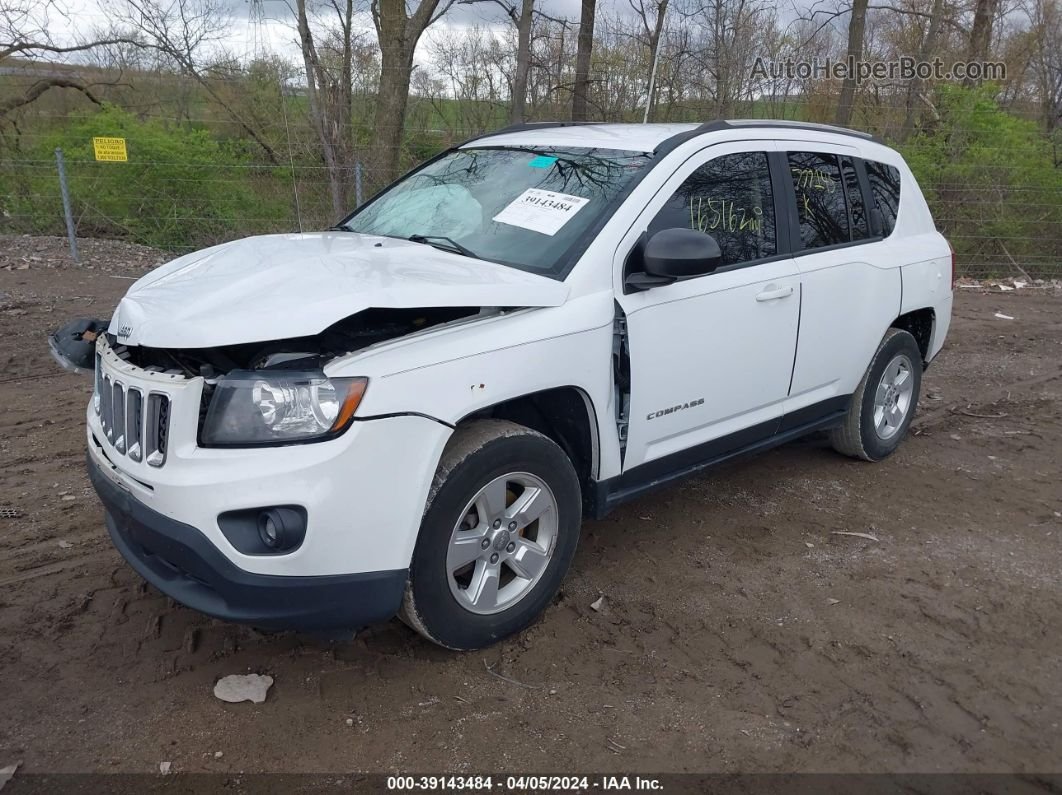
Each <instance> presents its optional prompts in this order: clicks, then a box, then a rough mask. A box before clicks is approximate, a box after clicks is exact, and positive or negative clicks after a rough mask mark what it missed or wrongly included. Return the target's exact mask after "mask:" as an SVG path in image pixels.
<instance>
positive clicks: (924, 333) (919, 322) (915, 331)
mask: <svg viewBox="0 0 1062 795" xmlns="http://www.w3.org/2000/svg"><path fill="white" fill-rule="evenodd" d="M936 322H937V313H936V310H934V309H933V307H923V308H921V309H913V310H911V311H910V312H905V313H903V314H902V315H900V316H899V317H897V318H896V319H895V320H893V321H892V322H891V323H890V324H889V328H897V329H900V330H902V331H906V332H908V333H909V334H910V335H911V336H912V337H914V338H915V342H917V343H918V350H919V351H921V353H922V365H923V366H925V365H926V363H927V362H928V361H929V346H930V344H931V343H932V341H933V330H934V328H935V326H936Z"/></svg>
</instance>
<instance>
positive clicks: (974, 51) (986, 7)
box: [963, 0, 999, 86]
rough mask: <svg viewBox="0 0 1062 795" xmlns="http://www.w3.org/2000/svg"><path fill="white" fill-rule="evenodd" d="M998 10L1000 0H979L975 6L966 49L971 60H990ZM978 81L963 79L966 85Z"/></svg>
mask: <svg viewBox="0 0 1062 795" xmlns="http://www.w3.org/2000/svg"><path fill="white" fill-rule="evenodd" d="M998 12H999V0H977V2H976V5H975V6H974V18H973V25H972V26H971V28H970V43H969V47H968V49H967V51H966V55H967V58H969V60H971V61H986V60H988V48H989V45H990V44H991V42H992V26H993V24H994V23H995V19H996V14H997V13H998ZM976 83H977V81H976V80H973V79H971V78H969V77H967V78H966V79H965V80H964V81H963V85H964V86H971V85H975V84H976Z"/></svg>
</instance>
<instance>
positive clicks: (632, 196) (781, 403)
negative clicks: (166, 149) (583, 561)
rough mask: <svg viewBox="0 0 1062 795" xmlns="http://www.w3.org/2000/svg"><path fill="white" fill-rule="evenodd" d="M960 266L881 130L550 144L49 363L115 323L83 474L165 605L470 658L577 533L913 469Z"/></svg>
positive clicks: (316, 239) (270, 244) (581, 133)
mask: <svg viewBox="0 0 1062 795" xmlns="http://www.w3.org/2000/svg"><path fill="white" fill-rule="evenodd" d="M951 272H952V257H951V251H950V248H949V246H948V243H947V242H946V241H945V240H944V238H943V237H942V236H941V235H940V234H938V233H937V231H936V229H935V228H934V225H933V219H932V218H931V217H930V213H929V209H928V208H927V206H926V203H925V200H924V199H923V198H922V194H921V192H920V191H919V189H918V185H917V184H916V183H915V180H914V178H913V177H912V175H911V172H910V170H909V169H908V168H907V166H906V165H905V164H904V162H903V160H902V159H901V157H900V156H899V155H898V154H897V153H896V152H894V151H893V150H891V149H889V148H887V147H885V146H883V145H882V144H881V143H878V142H876V141H875V140H873V139H872V138H871V137H869V136H866V135H863V134H860V133H854V132H851V131H847V130H842V129H837V128H829V127H823V126H815V125H804V124H790V123H779V122H764V121H742V122H715V123H711V124H706V125H702V126H696V125H688V124H670V125H612V124H588V125H570V124H534V125H524V126H518V127H513V128H509V129H506V130H503V131H501V132H498V133H495V134H490V135H487V136H483V137H481V138H477V139H475V140H472V141H469V142H467V143H465V144H463V145H461V146H459V147H457V148H455V149H451V150H449V151H446V152H444V153H443V154H441V155H439V156H438V157H436V158H434V159H433V160H431V161H429V162H427V163H425V164H424V165H423V166H421V167H420V168H418V169H417V170H416V171H414V172H412V173H411V174H409V175H408V176H406V177H404V178H403V179H401V180H399V181H398V182H397V183H396V184H394V185H392V186H391V187H390V188H388V189H387V190H385V191H383V192H382V193H380V194H379V195H378V196H376V197H375V198H374V199H373V200H372V201H370V202H368V203H367V204H365V205H364V206H363V207H361V208H359V209H358V211H357V212H355V213H354V214H352V215H351V216H350V217H348V218H347V219H346V220H344V221H343V222H342V223H341V224H339V225H338V226H336V227H335V228H333V229H331V230H329V231H326V232H321V233H317V234H301V235H294V234H291V235H271V236H264V237H254V238H249V239H245V240H239V241H235V242H232V243H226V244H224V245H220V246H216V247H214V248H210V249H207V250H205V251H200V252H197V253H194V254H189V255H187V256H184V257H181V258H179V259H177V260H174V261H173V262H171V263H169V264H167V265H164V266H162V267H160V268H158V269H157V270H156V271H154V272H153V273H151V274H149V275H147V276H145V277H144V278H142V279H140V281H138V282H137V283H136V284H134V285H133V286H132V287H131V288H130V290H129V292H128V294H127V295H126V296H125V297H124V298H123V299H122V301H121V303H120V304H119V305H118V308H117V310H116V311H115V313H114V316H113V318H112V319H111V320H110V321H109V326H108V325H106V323H107V322H106V321H97V322H81V323H74V324H71V325H70V326H68V327H67V328H66V329H64V330H63V331H61V332H57V333H56V335H54V336H53V339H52V345H53V349H54V350H55V352H56V353H57V355H58V356H59V357H60V358H62V359H66V360H67V361H68V362H69V361H70V360H71V359H75V360H76V359H77V356H76V353H77V350H76V349H77V348H78V347H80V348H82V349H83V350H84V349H86V348H87V347H88V344H89V343H88V342H87V341H88V340H90V339H92V337H93V334H92V333H91V332H92V331H93V330H99V331H100V333H99V335H98V338H97V339H96V340H95V344H94V351H90V352H89V354H88V356H87V357H85V358H87V360H88V361H84V360H83V361H81V362H75V363H80V364H81V365H83V366H84V365H86V364H87V366H88V367H93V366H94V369H95V379H96V388H95V394H94V396H93V400H92V404H91V405H90V406H89V408H88V465H89V471H90V474H91V476H92V481H93V483H94V484H95V487H96V490H97V491H98V493H99V495H100V498H101V499H102V501H103V503H104V505H105V506H106V510H107V527H108V529H109V531H110V534H111V537H112V539H113V541H114V543H115V545H116V546H117V547H118V549H119V550H120V551H121V553H122V554H123V555H124V556H125V558H126V559H127V560H128V561H129V563H130V564H131V565H132V566H133V567H134V568H135V569H136V570H137V571H138V572H140V574H141V575H143V576H144V577H145V578H146V579H147V580H149V581H150V582H151V583H153V584H154V585H155V586H156V587H158V589H159V590H161V591H162V592H164V593H166V594H168V595H169V596H171V597H173V598H174V599H176V600H177V601H179V602H183V603H184V604H186V605H189V606H191V607H193V608H195V609H197V610H200V611H202V612H204V613H208V614H210V615H213V616H218V617H221V618H224V619H230V620H233V621H241V622H247V623H250V624H253V625H256V626H262V627H267V628H294V629H303V630H311V631H318V630H319V631H333V630H341V629H356V628H359V627H361V626H364V625H365V624H368V623H371V622H376V621H382V620H386V619H388V618H390V617H392V616H394V615H395V614H399V615H400V616H401V617H402V619H403V620H404V621H405V622H407V623H408V624H409V625H410V626H411V627H413V628H414V629H416V630H417V631H418V632H420V633H421V634H423V635H424V636H425V637H427V638H429V639H431V640H432V641H435V642H436V643H439V644H442V645H444V646H447V647H450V648H453V649H472V648H478V647H482V646H485V645H487V644H490V643H493V642H495V641H497V640H499V639H500V638H504V637H505V636H507V635H510V634H512V633H514V632H518V631H520V630H521V629H523V628H525V627H527V626H528V624H530V623H531V622H532V621H533V620H534V619H535V618H536V617H537V616H538V615H539V614H540V613H541V612H542V611H543V609H544V608H545V607H546V606H547V605H548V604H549V603H550V600H551V599H552V598H553V596H554V595H555V593H556V592H557V589H558V587H559V585H560V582H561V579H562V578H563V577H564V575H565V572H566V571H567V569H568V566H569V564H570V562H571V560H572V556H573V554H574V552H575V548H576V543H577V541H578V538H579V526H580V522H581V520H582V519H583V517H600V516H602V515H604V514H605V513H606V512H608V511H609V510H610V509H612V508H614V507H615V506H616V505H619V504H620V503H622V502H625V501H627V500H630V499H633V498H636V497H637V496H639V495H641V494H643V493H645V492H646V491H649V490H651V489H654V488H657V487H660V486H664V485H667V484H669V483H671V482H673V481H675V480H676V479H678V478H681V477H684V476H686V475H689V474H691V473H694V472H700V471H703V470H705V469H706V468H708V467H711V466H713V465H715V464H718V463H720V462H722V461H726V460H729V459H732V458H734V457H735V456H737V455H740V454H744V453H747V452H751V451H757V450H763V449H765V448H768V447H771V446H773V445H776V444H779V443H781V442H785V441H787V440H790V439H793V438H795V437H798V436H801V435H803V434H806V433H808V432H810V431H816V430H823V429H828V430H829V431H830V434H831V438H832V440H833V444H834V446H835V447H836V448H837V449H838V450H839V451H840V452H842V453H845V454H847V455H850V456H854V457H858V458H863V459H867V460H871V461H876V460H879V459H882V458H884V457H885V456H887V455H889V454H890V453H891V452H892V451H893V450H895V449H896V447H897V445H898V444H899V443H900V440H901V439H902V438H903V437H904V435H905V433H906V431H907V428H908V426H909V424H910V422H911V418H912V416H913V414H914V411H915V406H916V404H917V402H918V393H919V386H920V383H921V374H922V370H923V368H924V367H925V366H926V364H927V363H928V362H929V361H930V360H932V359H933V357H934V356H935V355H936V354H937V352H938V351H939V350H940V348H941V345H942V343H943V341H944V336H945V333H946V332H947V329H948V323H949V319H950V314H951V303H952V290H951ZM105 329H106V333H103V331H104V330H105ZM85 331H87V332H89V333H85V334H83V333H82V332H85ZM93 360H94V361H93Z"/></svg>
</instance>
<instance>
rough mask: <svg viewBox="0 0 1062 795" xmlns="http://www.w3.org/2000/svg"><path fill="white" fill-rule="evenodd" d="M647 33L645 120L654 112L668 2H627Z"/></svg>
mask: <svg viewBox="0 0 1062 795" xmlns="http://www.w3.org/2000/svg"><path fill="white" fill-rule="evenodd" d="M627 1H628V2H629V3H630V5H631V8H632V9H634V13H635V14H637V15H638V20H639V21H640V22H641V24H642V29H643V30H644V32H645V37H646V44H647V46H648V49H649V64H650V67H649V70H650V72H649V86H648V88H647V90H646V92H645V93H646V98H645V117H644V118H645V120H646V121H648V120H649V115H650V114H651V113H652V110H653V95H654V94H655V93H656V92H655V90H654V89H655V88H656V70H657V50H658V49H659V47H660V34H661V33H662V32H663V30H664V20H665V19H666V18H667V4H668V0H627Z"/></svg>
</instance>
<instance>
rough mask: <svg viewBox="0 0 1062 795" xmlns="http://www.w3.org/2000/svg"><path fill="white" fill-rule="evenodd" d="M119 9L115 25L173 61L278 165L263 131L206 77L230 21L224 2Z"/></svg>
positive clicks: (131, 1)
mask: <svg viewBox="0 0 1062 795" xmlns="http://www.w3.org/2000/svg"><path fill="white" fill-rule="evenodd" d="M119 8H120V9H121V11H119V12H118V13H117V19H118V20H119V22H120V23H123V24H125V25H126V26H127V27H128V28H130V29H131V30H133V31H135V32H136V34H137V37H138V39H139V40H140V41H141V42H142V43H144V44H145V45H146V46H150V47H153V48H155V49H157V50H159V51H160V52H162V53H164V54H165V55H166V56H168V57H169V58H170V59H172V61H173V62H174V64H175V65H176V66H177V68H178V69H180V71H182V72H183V73H184V74H186V75H188V76H189V77H191V78H192V79H193V80H195V81H196V82H197V83H198V84H199V85H200V86H202V88H203V90H204V91H205V92H206V93H207V95H208V96H209V97H210V98H211V99H212V100H213V101H214V102H215V103H217V105H218V107H220V108H221V109H222V110H223V111H225V113H226V114H228V116H229V117H230V118H231V119H232V120H233V121H235V122H236V123H237V124H238V125H239V127H240V128H241V129H242V130H243V131H244V132H245V133H246V134H247V135H248V136H249V137H250V138H251V139H252V140H254V142H255V143H256V144H258V145H259V146H260V147H261V148H262V151H263V152H265V155H266V157H267V158H268V159H269V162H270V163H273V164H279V162H280V159H279V158H278V156H277V153H276V150H275V149H274V148H273V146H272V144H271V143H270V142H269V141H268V140H267V139H266V137H265V136H264V135H263V134H262V131H261V130H259V129H257V128H256V126H255V125H254V124H252V123H251V122H250V120H249V119H247V118H246V116H245V115H244V114H243V113H241V112H240V110H239V109H238V108H237V107H236V105H235V104H234V103H232V102H230V101H229V100H228V99H227V98H226V97H225V96H223V94H222V93H221V92H220V91H218V89H217V88H216V87H215V85H214V84H213V82H212V81H211V80H210V79H209V69H210V62H211V59H214V58H217V55H218V52H219V51H220V49H221V45H222V42H223V41H224V39H225V36H226V31H227V29H228V27H229V24H230V16H231V15H230V12H229V11H228V7H227V6H226V5H225V3H224V0H124V5H123V6H119Z"/></svg>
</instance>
